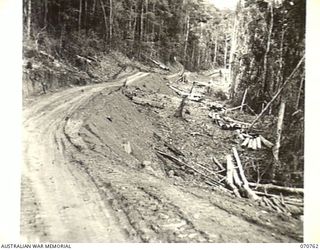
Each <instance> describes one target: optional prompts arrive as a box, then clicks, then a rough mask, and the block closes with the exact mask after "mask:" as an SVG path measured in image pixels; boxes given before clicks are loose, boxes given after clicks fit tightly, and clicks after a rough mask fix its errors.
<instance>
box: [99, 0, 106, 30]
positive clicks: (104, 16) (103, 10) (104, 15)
mask: <svg viewBox="0 0 320 250" xmlns="http://www.w3.org/2000/svg"><path fill="white" fill-rule="evenodd" d="M100 5H101V9H102V14H103V19H104V26H105V28H106V32H107V31H108V19H107V14H106V10H105V8H104V4H103V0H100Z"/></svg>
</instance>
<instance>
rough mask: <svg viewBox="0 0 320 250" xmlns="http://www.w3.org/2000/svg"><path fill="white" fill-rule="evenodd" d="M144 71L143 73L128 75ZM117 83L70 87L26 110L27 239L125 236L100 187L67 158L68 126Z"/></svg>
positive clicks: (101, 239)
mask: <svg viewBox="0 0 320 250" xmlns="http://www.w3.org/2000/svg"><path fill="white" fill-rule="evenodd" d="M144 75H145V74H143V73H139V74H136V75H134V76H132V77H130V78H129V80H134V79H138V78H139V77H142V76H144ZM118 86H121V82H116V83H114V84H112V83H111V84H110V83H108V84H104V85H99V86H88V87H83V88H75V89H69V90H67V91H66V92H60V93H56V94H55V95H54V96H52V97H51V98H50V99H42V100H40V101H39V102H38V103H34V104H33V105H32V107H30V108H29V109H26V110H25V111H24V118H25V119H24V121H25V122H24V136H23V137H24V143H23V145H24V162H25V164H24V168H23V173H22V197H21V235H22V237H23V238H24V239H25V240H26V241H52V242H119V241H120V242H122V241H125V240H126V237H125V233H124V232H123V229H122V228H120V227H119V226H118V221H117V220H115V217H114V216H113V215H112V210H110V209H108V207H107V206H105V205H104V203H103V201H102V200H101V198H100V196H99V194H98V191H97V189H96V187H95V186H94V185H93V184H92V182H90V181H88V178H87V176H86V175H83V173H82V172H81V170H79V169H77V168H76V167H75V166H74V165H73V164H71V163H70V162H69V161H68V160H67V159H66V158H65V156H66V155H67V154H68V153H69V151H68V148H70V147H71V145H70V143H69V142H68V140H67V138H66V137H65V131H64V129H65V128H64V126H63V124H65V122H66V120H67V118H68V117H69V116H70V115H71V114H72V113H73V112H74V111H75V110H77V109H78V108H79V106H81V105H83V104H84V103H86V102H87V101H88V100H89V99H90V98H92V96H94V95H97V94H99V93H100V91H102V90H103V89H104V88H106V87H108V88H111V87H118ZM30 198H32V199H30Z"/></svg>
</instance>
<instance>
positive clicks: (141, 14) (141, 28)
mask: <svg viewBox="0 0 320 250" xmlns="http://www.w3.org/2000/svg"><path fill="white" fill-rule="evenodd" d="M143 3H144V0H142V1H141V13H140V42H142V41H143Z"/></svg>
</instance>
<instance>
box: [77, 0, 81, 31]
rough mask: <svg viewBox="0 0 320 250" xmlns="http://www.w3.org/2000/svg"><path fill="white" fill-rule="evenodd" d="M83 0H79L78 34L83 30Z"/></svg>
mask: <svg viewBox="0 0 320 250" xmlns="http://www.w3.org/2000/svg"><path fill="white" fill-rule="evenodd" d="M81 16H82V0H80V1H79V16H78V34H79V36H80V32H81Z"/></svg>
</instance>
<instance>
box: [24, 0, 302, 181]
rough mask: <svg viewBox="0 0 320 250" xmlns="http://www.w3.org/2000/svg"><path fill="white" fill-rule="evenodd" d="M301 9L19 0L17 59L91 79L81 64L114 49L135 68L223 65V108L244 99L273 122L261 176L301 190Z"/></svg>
mask: <svg viewBox="0 0 320 250" xmlns="http://www.w3.org/2000/svg"><path fill="white" fill-rule="evenodd" d="M305 5H306V2H305V1H303V0H240V1H239V2H238V4H237V7H236V10H235V11H232V10H220V9H218V8H216V7H215V6H214V5H212V4H209V3H208V2H207V1H205V0H117V1H116V0H90V1H89V0H39V1H34V0H24V5H23V12H24V13H23V17H24V20H23V23H24V25H23V27H24V55H25V57H26V58H32V57H34V56H35V55H36V54H37V53H39V52H41V53H40V54H39V56H46V57H47V58H49V59H50V58H51V59H52V58H59V60H60V61H61V62H64V63H65V64H68V65H70V67H71V68H73V69H76V70H77V72H79V71H81V72H82V74H84V75H85V76H83V78H86V79H87V78H90V77H91V78H93V77H94V76H92V73H91V72H90V70H89V66H88V63H89V64H90V63H91V62H92V61H94V62H96V61H99V60H100V58H103V57H104V56H105V55H108V54H112V53H114V52H115V51H116V52H118V53H121V54H123V55H125V56H126V57H127V58H129V59H130V60H135V61H138V62H140V63H142V64H143V63H145V62H147V61H148V60H149V59H155V60H159V61H161V62H163V63H164V64H166V65H170V64H172V63H175V62H179V63H181V64H182V65H183V66H184V67H185V69H186V70H189V71H199V72H200V71H202V70H210V69H216V68H217V69H218V68H219V69H224V72H227V73H226V76H225V77H226V79H227V81H229V82H230V93H229V94H230V103H233V104H234V105H235V106H236V105H240V104H241V102H242V101H243V99H244V98H243V97H244V96H245V97H246V103H247V107H249V108H250V110H249V109H248V112H252V113H254V114H256V115H257V121H258V120H261V119H263V116H268V118H270V117H272V118H273V120H272V119H271V120H272V121H271V123H270V124H271V125H270V127H271V128H272V129H273V130H274V134H275V138H277V139H276V140H277V141H276V146H275V147H274V149H273V156H274V157H273V159H272V160H271V159H270V162H267V163H265V164H267V165H269V166H271V167H270V168H268V170H269V171H268V172H269V178H270V179H272V180H278V181H279V182H281V183H282V184H283V183H284V184H287V185H288V184H289V183H295V184H296V185H297V186H302V185H303V160H304V159H303V156H304V151H303V150H304V84H305V83H304V74H305V73H304V72H305V70H304V54H305V14H306V10H305V7H306V6H305ZM28 67H29V68H30V67H32V65H30V64H28V65H27V66H26V68H28ZM41 70H42V71H43V75H48V74H50V72H51V74H52V68H51V69H50V68H48V67H47V68H46V67H43V68H42V69H41ZM38 74H39V73H38ZM43 75H42V77H43ZM39 77H40V78H41V74H40V76H39V75H38V76H36V75H35V76H33V78H32V79H39ZM69 77H70V76H69ZM259 114H260V115H259ZM280 146H281V149H283V150H280Z"/></svg>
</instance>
